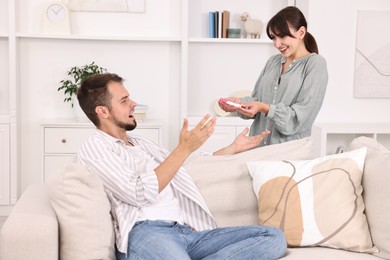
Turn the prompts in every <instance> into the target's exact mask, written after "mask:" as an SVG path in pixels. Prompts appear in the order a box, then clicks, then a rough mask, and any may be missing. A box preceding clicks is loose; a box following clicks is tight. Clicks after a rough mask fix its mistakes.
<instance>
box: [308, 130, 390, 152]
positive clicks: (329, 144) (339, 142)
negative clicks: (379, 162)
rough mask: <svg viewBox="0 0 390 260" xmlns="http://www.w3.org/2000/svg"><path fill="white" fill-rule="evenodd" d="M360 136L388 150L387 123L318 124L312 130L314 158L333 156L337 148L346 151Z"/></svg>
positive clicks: (389, 135) (389, 132)
mask: <svg viewBox="0 0 390 260" xmlns="http://www.w3.org/2000/svg"><path fill="white" fill-rule="evenodd" d="M360 136H366V137H370V138H374V139H376V140H378V141H379V142H380V143H381V144H382V145H383V146H385V147H387V148H388V149H390V124H389V123H319V124H315V125H314V126H313V129H312V138H313V152H314V156H325V155H329V154H333V153H335V152H336V151H337V150H338V148H339V147H341V148H342V149H343V150H344V149H347V148H348V146H349V144H350V143H351V142H352V141H353V139H355V138H357V137H360Z"/></svg>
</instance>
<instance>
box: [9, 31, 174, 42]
mask: <svg viewBox="0 0 390 260" xmlns="http://www.w3.org/2000/svg"><path fill="white" fill-rule="evenodd" d="M16 36H17V37H19V38H32V39H59V40H91V41H96V40H102V41H139V42H180V41H181V39H180V37H125V36H101V35H76V34H70V35H68V34H31V33H17V34H16Z"/></svg>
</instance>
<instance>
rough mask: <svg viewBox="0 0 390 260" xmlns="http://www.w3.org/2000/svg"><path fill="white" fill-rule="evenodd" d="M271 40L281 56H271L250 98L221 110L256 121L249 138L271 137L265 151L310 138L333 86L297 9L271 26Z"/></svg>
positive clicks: (265, 142) (289, 10)
mask: <svg viewBox="0 0 390 260" xmlns="http://www.w3.org/2000/svg"><path fill="white" fill-rule="evenodd" d="M266 30H267V35H268V37H269V38H270V39H271V40H272V42H273V45H274V46H275V48H276V49H278V50H279V52H280V54H277V55H274V56H272V57H271V58H270V59H269V60H268V61H267V63H266V65H265V67H264V69H263V71H262V72H261V74H260V76H259V78H258V80H257V82H256V85H255V87H254V89H253V92H252V95H251V97H244V98H240V99H239V98H233V97H230V98H226V99H225V100H227V101H232V102H235V103H238V104H241V105H242V106H241V107H236V106H232V105H228V104H226V102H223V99H222V100H221V101H220V102H219V106H220V107H221V108H222V109H223V110H224V111H227V112H233V111H237V112H238V115H239V116H240V117H242V118H244V119H254V121H253V123H252V126H251V130H250V133H249V134H250V135H258V134H259V133H261V132H263V131H264V130H265V129H268V130H270V131H271V133H270V134H269V135H268V137H267V138H264V139H263V141H262V143H261V144H260V146H263V145H269V144H276V143H282V142H286V141H291V140H296V139H300V138H304V137H307V136H310V135H311V128H312V125H313V123H314V120H315V119H316V117H317V114H318V112H319V111H320V108H321V106H322V102H323V99H324V96H325V91H326V85H327V83H328V72H327V68H326V61H325V59H324V58H323V57H322V56H320V55H319V54H318V47H317V43H316V41H315V39H314V37H313V36H312V35H311V34H310V33H309V32H308V31H307V22H306V19H305V17H304V15H303V14H302V12H301V11H300V10H299V9H298V8H296V7H292V6H289V7H286V8H284V9H282V10H281V11H279V12H278V13H277V14H276V15H275V16H274V17H272V18H271V20H270V21H269V22H268V24H267V29H266Z"/></svg>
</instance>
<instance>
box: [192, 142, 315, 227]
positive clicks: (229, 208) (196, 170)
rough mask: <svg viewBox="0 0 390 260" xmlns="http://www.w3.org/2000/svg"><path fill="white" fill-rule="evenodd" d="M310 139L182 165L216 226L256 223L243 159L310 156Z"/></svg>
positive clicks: (255, 203)
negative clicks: (202, 197)
mask: <svg viewBox="0 0 390 260" xmlns="http://www.w3.org/2000/svg"><path fill="white" fill-rule="evenodd" d="M311 146H312V142H311V139H310V138H305V139H301V140H296V141H290V142H286V143H282V144H275V145H270V146H265V147H261V148H257V149H253V150H250V151H246V152H243V153H240V154H236V155H229V156H197V157H193V158H192V159H190V160H189V161H188V162H186V163H185V164H184V167H185V168H186V169H187V171H188V172H189V174H190V175H191V176H192V178H193V179H194V181H195V183H196V185H197V186H198V188H199V190H200V192H201V193H202V195H203V196H204V198H205V200H206V203H207V205H208V207H209V208H210V210H211V212H212V213H213V216H214V218H215V219H216V221H217V223H218V225H219V226H237V225H256V224H257V223H258V221H257V200H256V196H255V195H254V193H253V190H252V180H251V177H250V176H249V172H248V169H247V167H246V162H248V161H253V160H281V159H291V160H294V159H309V158H311Z"/></svg>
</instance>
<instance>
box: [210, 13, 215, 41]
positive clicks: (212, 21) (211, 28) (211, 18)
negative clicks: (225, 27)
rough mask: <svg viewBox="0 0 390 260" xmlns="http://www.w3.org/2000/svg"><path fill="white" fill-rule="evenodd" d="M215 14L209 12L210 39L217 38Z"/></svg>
mask: <svg viewBox="0 0 390 260" xmlns="http://www.w3.org/2000/svg"><path fill="white" fill-rule="evenodd" d="M214 16H215V13H214V12H209V38H215V31H214V28H215V27H214V26H215V25H214V23H215V20H214V19H215V18H214Z"/></svg>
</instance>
